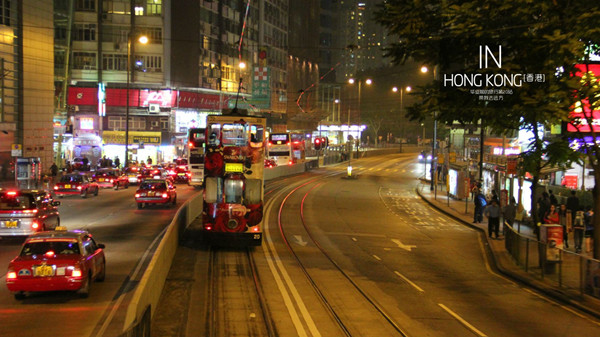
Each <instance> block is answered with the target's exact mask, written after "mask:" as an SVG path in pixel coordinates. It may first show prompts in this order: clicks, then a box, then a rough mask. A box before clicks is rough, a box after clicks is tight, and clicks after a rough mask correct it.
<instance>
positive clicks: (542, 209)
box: [536, 192, 551, 228]
mask: <svg viewBox="0 0 600 337" xmlns="http://www.w3.org/2000/svg"><path fill="white" fill-rule="evenodd" d="M550 204H551V203H550V196H549V195H548V192H544V193H542V196H541V197H540V198H539V199H538V201H537V207H538V213H537V216H538V218H537V221H538V222H543V221H544V219H545V217H546V213H548V211H549V210H550ZM536 228H537V226H536Z"/></svg>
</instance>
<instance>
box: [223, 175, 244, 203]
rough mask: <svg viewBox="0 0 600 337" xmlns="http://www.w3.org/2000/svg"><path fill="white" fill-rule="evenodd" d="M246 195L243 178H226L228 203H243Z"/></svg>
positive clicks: (226, 200) (226, 198)
mask: <svg viewBox="0 0 600 337" xmlns="http://www.w3.org/2000/svg"><path fill="white" fill-rule="evenodd" d="M243 195H244V182H243V181H242V180H233V179H226V180H225V202H226V203H228V204H241V203H242V196H243Z"/></svg>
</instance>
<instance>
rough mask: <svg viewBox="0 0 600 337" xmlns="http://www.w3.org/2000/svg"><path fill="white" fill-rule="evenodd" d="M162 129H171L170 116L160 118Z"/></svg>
mask: <svg viewBox="0 0 600 337" xmlns="http://www.w3.org/2000/svg"><path fill="white" fill-rule="evenodd" d="M160 129H161V130H169V119H168V118H161V119H160Z"/></svg>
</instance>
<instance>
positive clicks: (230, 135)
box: [222, 124, 248, 146]
mask: <svg viewBox="0 0 600 337" xmlns="http://www.w3.org/2000/svg"><path fill="white" fill-rule="evenodd" d="M222 140H223V146H248V132H247V127H246V125H243V124H223V137H222Z"/></svg>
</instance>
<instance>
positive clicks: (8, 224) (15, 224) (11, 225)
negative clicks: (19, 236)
mask: <svg viewBox="0 0 600 337" xmlns="http://www.w3.org/2000/svg"><path fill="white" fill-rule="evenodd" d="M3 222H4V227H5V228H17V227H19V222H18V221H16V220H15V221H3Z"/></svg>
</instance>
